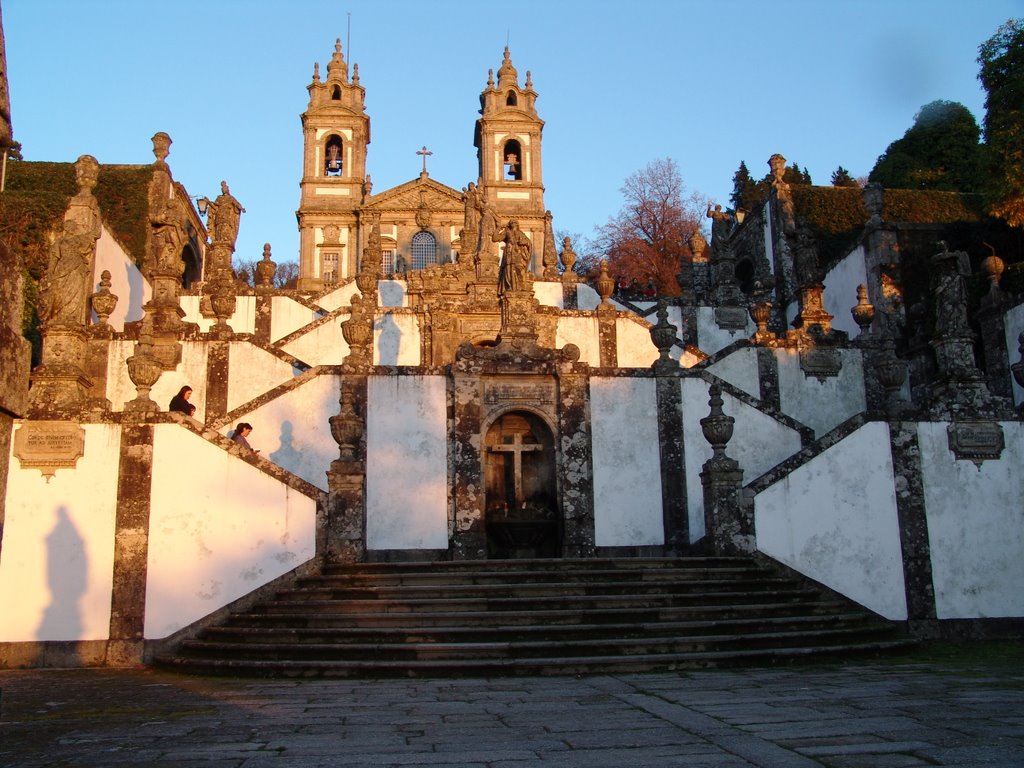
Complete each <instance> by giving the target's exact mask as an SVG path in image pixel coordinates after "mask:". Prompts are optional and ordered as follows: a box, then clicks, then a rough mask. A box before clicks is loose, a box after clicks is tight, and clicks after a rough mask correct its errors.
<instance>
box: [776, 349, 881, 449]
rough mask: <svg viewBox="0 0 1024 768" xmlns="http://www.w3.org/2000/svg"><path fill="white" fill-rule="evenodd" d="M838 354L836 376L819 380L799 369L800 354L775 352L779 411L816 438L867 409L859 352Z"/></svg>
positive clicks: (783, 350)
mask: <svg viewBox="0 0 1024 768" xmlns="http://www.w3.org/2000/svg"><path fill="white" fill-rule="evenodd" d="M839 354H840V356H841V359H842V362H843V365H842V369H841V370H840V371H839V374H838V375H836V376H828V377H826V378H825V380H824V381H820V380H819V379H818V378H817V377H816V376H808V375H807V374H805V373H804V371H803V369H802V368H800V354H799V352H797V351H796V350H795V349H777V350H775V357H776V359H777V360H778V361H779V402H780V405H781V408H782V412H783V413H785V414H786V415H787V416H791V417H792V418H794V419H796V420H797V421H799V422H800V423H802V424H806V425H807V426H809V427H810V428H811V429H813V430H814V434H815V436H816V437H821V435H823V434H825V433H826V432H828V431H829V430H831V429H834V428H835V427H837V426H839V425H840V424H842V423H843V422H844V421H846V420H847V419H849V418H850V417H851V416H856V415H857V414H858V413H861V412H863V411H864V409H865V408H867V400H866V399H865V396H864V368H863V365H862V358H861V356H860V352H859V351H858V350H854V349H843V350H840V351H839Z"/></svg>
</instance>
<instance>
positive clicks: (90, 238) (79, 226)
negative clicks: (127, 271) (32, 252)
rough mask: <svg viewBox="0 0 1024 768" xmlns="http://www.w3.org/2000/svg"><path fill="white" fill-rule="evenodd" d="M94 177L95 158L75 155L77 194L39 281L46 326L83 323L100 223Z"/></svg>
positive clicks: (95, 174) (41, 309)
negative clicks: (43, 275)
mask: <svg viewBox="0 0 1024 768" xmlns="http://www.w3.org/2000/svg"><path fill="white" fill-rule="evenodd" d="M98 177H99V163H98V162H97V161H96V158H95V157H92V156H91V155H82V156H81V157H79V158H78V161H77V162H76V163H75V178H76V181H77V182H78V194H76V195H75V196H74V197H73V198H71V202H70V203H69V204H68V209H67V211H66V212H65V214H64V223H63V226H62V228H61V235H60V238H59V239H58V240H57V242H56V244H55V245H54V247H53V250H52V251H51V255H50V263H49V266H48V268H47V272H46V275H45V277H44V280H43V286H42V287H43V291H42V296H41V302H40V319H41V320H43V321H44V322H45V323H46V324H47V325H82V324H84V323H85V318H86V309H87V302H88V299H89V293H90V291H91V289H92V285H91V278H92V265H93V257H94V256H95V253H96V241H97V240H98V239H99V237H100V231H101V229H102V226H103V223H102V218H101V216H100V208H99V203H97V202H96V198H95V197H93V194H92V190H93V189H94V188H95V186H96V181H97V178H98Z"/></svg>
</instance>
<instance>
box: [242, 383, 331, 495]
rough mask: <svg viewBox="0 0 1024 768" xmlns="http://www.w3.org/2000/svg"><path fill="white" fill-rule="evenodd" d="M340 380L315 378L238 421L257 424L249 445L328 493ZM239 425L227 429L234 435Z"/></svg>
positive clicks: (254, 425)
mask: <svg viewBox="0 0 1024 768" xmlns="http://www.w3.org/2000/svg"><path fill="white" fill-rule="evenodd" d="M340 391H341V390H340V377H338V376H329V375H320V376H314V377H313V378H311V379H310V380H308V381H305V382H303V383H302V384H300V385H299V386H296V387H293V388H291V389H289V390H287V391H285V392H283V393H282V394H281V395H279V396H278V397H275V398H274V399H273V400H270V401H269V402H267V403H264V404H263V405H261V406H259V407H258V408H256V409H254V410H252V411H250V412H248V413H246V414H245V415H244V416H241V417H239V418H238V419H237V421H245V422H248V423H249V424H252V427H253V431H252V433H251V434H250V435H249V438H248V439H249V444H250V445H252V447H253V448H254V449H256V450H259V451H260V455H261V456H263V457H264V458H267V459H269V460H270V461H272V462H274V463H275V464H277V465H278V466H279V467H282V468H284V469H287V470H288V471H289V472H291V473H292V474H293V475H298V476H299V477H301V478H302V479H303V480H305V481H306V482H309V483H312V484H313V485H315V486H316V487H317V488H320V489H323V490H326V487H327V470H328V468H329V467H330V465H331V462H332V461H333V460H334V459H336V458H338V444H337V443H336V442H335V441H334V438H333V437H332V436H331V425H330V417H331V416H334V415H335V414H336V413H338V411H339V409H340V407H339V405H338V399H339V393H340ZM234 427H235V425H234V424H229V425H227V426H225V427H224V429H223V430H222V432H223V433H224V434H225V435H229V434H230V433H231V431H232V430H233V429H234Z"/></svg>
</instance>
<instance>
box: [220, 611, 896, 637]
mask: <svg viewBox="0 0 1024 768" xmlns="http://www.w3.org/2000/svg"><path fill="white" fill-rule="evenodd" d="M297 624H298V622H292V624H291V625H289V626H281V627H273V626H253V625H238V624H232V625H228V626H222V627H212V628H210V629H208V630H206V631H205V632H204V633H203V635H202V638H203V640H204V641H205V640H209V641H216V642H230V643H237V642H247V641H250V640H253V641H256V642H262V643H266V642H274V643H318V642H328V641H329V642H336V643H369V642H374V643H393V642H399V641H401V642H455V641H460V642H461V641H465V642H497V641H509V640H511V639H519V640H521V639H537V638H539V639H546V640H564V639H566V638H569V639H573V638H577V637H586V638H588V639H591V640H596V639H600V638H616V637H636V636H650V637H665V636H678V635H683V634H685V635H689V636H696V635H704V634H717V633H721V632H724V631H726V630H728V631H729V632H744V633H748V634H750V633H754V632H757V631H759V630H767V629H769V628H770V629H772V630H797V629H799V630H803V631H808V630H811V629H815V630H817V629H824V628H871V629H877V628H878V626H879V625H878V624H877V622H874V620H873V619H871V618H870V617H868V616H866V615H865V614H863V613H836V614H826V615H808V616H775V617H765V616H756V617H748V618H743V619H716V620H713V621H710V620H693V621H644V622H630V623H610V622H609V623H599V624H583V623H574V624H549V623H536V624H493V625H478V626H466V625H463V624H458V625H456V624H449V625H445V624H437V625H433V626H420V625H416V626H411V625H409V624H403V625H397V626H388V627H375V626H367V627H336V626H320V625H319V624H318V622H317V620H316V618H315V617H309V621H308V623H307V624H306V625H305V626H298V625H297Z"/></svg>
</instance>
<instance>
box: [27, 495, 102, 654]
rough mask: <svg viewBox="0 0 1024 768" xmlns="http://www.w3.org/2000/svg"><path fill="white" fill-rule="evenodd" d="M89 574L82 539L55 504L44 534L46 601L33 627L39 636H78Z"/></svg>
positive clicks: (52, 637)
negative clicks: (50, 527) (54, 516)
mask: <svg viewBox="0 0 1024 768" xmlns="http://www.w3.org/2000/svg"><path fill="white" fill-rule="evenodd" d="M88 576H89V561H88V558H87V556H86V552H85V540H84V539H83V538H82V536H81V534H80V533H79V532H78V529H77V528H76V527H75V524H74V523H73V522H72V520H71V518H70V517H69V516H68V510H67V507H64V506H60V507H58V508H57V523H56V524H55V525H54V526H53V530H52V531H50V534H49V535H48V536H47V537H46V583H47V586H48V587H49V589H50V604H49V605H48V606H47V607H46V609H45V610H44V611H43V618H42V621H40V622H39V628H38V629H37V630H36V638H37V639H39V640H78V639H80V638H81V637H82V632H83V630H84V629H85V627H84V624H83V622H82V607H81V605H80V603H81V601H82V598H83V597H84V596H85V591H86V585H87V583H88Z"/></svg>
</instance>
